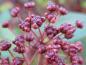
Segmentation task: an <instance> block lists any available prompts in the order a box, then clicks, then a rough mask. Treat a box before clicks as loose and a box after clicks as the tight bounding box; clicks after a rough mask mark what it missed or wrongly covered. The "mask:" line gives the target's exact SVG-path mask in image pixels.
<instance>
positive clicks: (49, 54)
mask: <svg viewBox="0 0 86 65" xmlns="http://www.w3.org/2000/svg"><path fill="white" fill-rule="evenodd" d="M35 6H36V5H35V3H34V2H27V3H25V4H24V8H25V9H26V10H28V15H27V17H26V18H25V19H24V20H23V19H22V17H21V15H20V14H21V13H20V11H21V8H20V7H18V6H17V7H15V8H13V9H12V11H11V15H12V17H14V18H16V17H17V18H18V19H19V23H18V27H19V28H20V29H21V30H22V31H23V32H24V33H23V34H20V35H18V36H17V37H16V38H15V39H14V40H13V41H12V42H11V43H12V44H11V43H10V42H8V41H6V40H3V41H1V42H0V53H1V51H2V52H3V51H8V52H9V53H10V55H11V56H12V61H10V60H9V59H10V58H9V57H7V58H1V59H0V61H1V65H23V64H26V65H31V63H32V61H33V59H34V58H35V57H34V56H36V54H38V55H37V56H38V57H37V58H39V61H38V65H41V64H42V65H43V64H45V65H50V64H52V65H83V58H82V57H81V56H80V53H81V52H82V51H83V45H82V43H81V42H80V41H77V42H75V43H72V42H68V41H67V40H69V39H71V38H73V37H74V32H75V31H76V30H77V29H78V28H79V29H82V28H83V24H82V23H81V21H80V20H77V21H76V23H75V25H72V24H70V23H64V24H62V25H61V26H59V27H57V26H54V24H55V23H57V17H60V16H63V15H66V14H67V13H68V11H67V10H66V9H65V8H64V7H62V6H59V5H57V4H55V3H53V2H51V1H50V2H49V3H48V5H47V8H46V9H47V12H45V13H44V15H43V16H40V15H36V14H34V13H33V12H32V9H33V8H34V7H35ZM46 22H47V23H46ZM43 24H45V26H44V30H41V29H40V28H41V26H42V25H43ZM8 25H9V23H7V22H6V23H4V24H2V27H3V28H8ZM35 30H38V32H39V35H37V33H36V32H34V31H35ZM64 39H65V40H64ZM12 45H15V47H14V48H13V50H10V48H11V46H12ZM12 51H13V52H15V53H18V54H21V55H22V57H16V56H15V55H14V54H13V53H12ZM61 51H62V52H63V53H61ZM60 54H65V55H66V57H68V58H69V59H70V63H69V64H68V63H66V62H65V59H64V58H63V57H61V55H60ZM41 57H42V58H41Z"/></svg>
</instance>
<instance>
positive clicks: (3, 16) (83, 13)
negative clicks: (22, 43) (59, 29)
mask: <svg viewBox="0 0 86 65" xmlns="http://www.w3.org/2000/svg"><path fill="white" fill-rule="evenodd" d="M27 1H32V0H0V40H2V39H7V40H9V41H11V40H13V39H14V38H15V35H17V34H19V33H20V32H21V31H20V30H19V29H18V28H16V25H14V26H15V29H14V28H13V30H9V29H3V28H2V27H1V25H2V23H3V22H4V21H7V20H10V22H13V21H12V18H11V16H10V9H11V8H12V7H14V6H15V5H19V6H21V7H22V5H23V3H24V2H27ZM33 1H36V3H37V6H36V8H35V9H34V10H35V11H34V12H35V13H36V14H40V15H41V14H42V13H43V12H44V11H45V9H44V7H46V4H47V2H48V1H47V0H33ZM52 1H54V2H56V3H57V4H59V5H62V6H65V7H66V8H67V9H68V10H69V13H68V14H67V15H66V16H61V18H60V20H59V22H58V23H56V26H59V25H61V24H62V23H64V22H70V23H72V24H74V23H75V21H76V20H81V21H82V22H83V23H84V28H83V29H82V30H77V32H75V37H74V38H73V39H71V40H68V41H71V42H75V41H78V40H80V41H82V42H83V46H84V51H83V54H82V55H83V58H84V59H85V65H86V47H85V46H86V0H52ZM14 22H16V20H14ZM4 53H5V52H4ZM4 53H3V56H6V55H7V54H6V53H5V54H4Z"/></svg>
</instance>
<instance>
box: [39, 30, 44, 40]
mask: <svg viewBox="0 0 86 65" xmlns="http://www.w3.org/2000/svg"><path fill="white" fill-rule="evenodd" d="M38 31H39V33H40V37H41V40H42V41H43V35H42V32H41V30H40V28H38Z"/></svg>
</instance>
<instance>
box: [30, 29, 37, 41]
mask: <svg viewBox="0 0 86 65" xmlns="http://www.w3.org/2000/svg"><path fill="white" fill-rule="evenodd" d="M31 32H32V33H33V34H34V35H35V37H36V39H37V40H39V37H38V36H37V34H36V33H35V32H34V31H33V30H31Z"/></svg>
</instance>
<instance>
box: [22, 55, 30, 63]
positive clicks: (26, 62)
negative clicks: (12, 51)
mask: <svg viewBox="0 0 86 65" xmlns="http://www.w3.org/2000/svg"><path fill="white" fill-rule="evenodd" d="M22 55H23V58H24V60H25V63H26V65H29V64H28V61H27V59H26V57H25V55H24V54H22Z"/></svg>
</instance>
